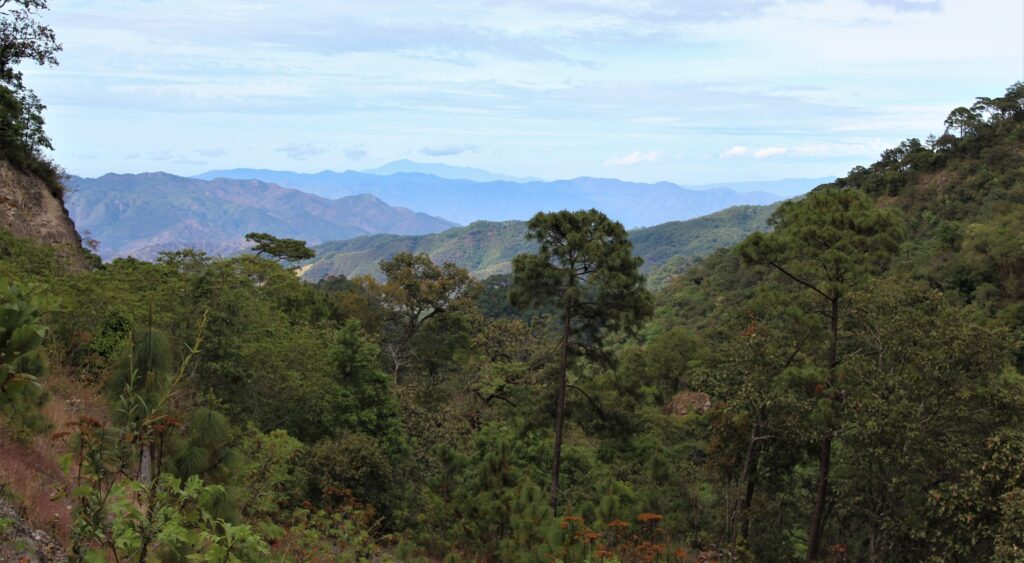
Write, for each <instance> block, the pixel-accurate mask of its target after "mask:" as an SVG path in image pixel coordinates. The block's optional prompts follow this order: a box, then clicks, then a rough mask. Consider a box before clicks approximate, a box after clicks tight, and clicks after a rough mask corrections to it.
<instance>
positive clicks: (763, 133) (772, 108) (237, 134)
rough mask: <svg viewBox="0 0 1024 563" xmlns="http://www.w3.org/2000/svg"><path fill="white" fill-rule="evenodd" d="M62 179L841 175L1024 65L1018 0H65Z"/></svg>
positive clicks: (54, 77)
mask: <svg viewBox="0 0 1024 563" xmlns="http://www.w3.org/2000/svg"><path fill="white" fill-rule="evenodd" d="M50 8H51V10H50V12H49V13H48V14H47V15H46V19H47V21H48V22H49V23H50V24H51V25H52V26H53V27H54V28H55V30H56V31H57V34H58V37H59V39H60V40H61V41H62V42H63V44H64V48H65V50H64V53H63V54H62V55H61V60H62V64H61V65H60V66H59V67H57V68H53V69H49V68H46V69H38V68H32V69H26V70H27V72H26V74H27V75H28V80H29V82H30V85H31V86H32V87H34V88H35V89H36V91H37V92H38V93H39V94H40V96H41V97H42V98H43V100H44V102H45V103H47V104H48V105H49V109H48V111H47V113H46V117H47V122H48V129H49V131H50V133H51V136H52V137H53V141H54V145H55V147H56V151H55V153H54V157H55V159H56V160H57V161H58V162H59V163H60V164H62V165H63V166H64V167H65V168H66V169H67V170H68V171H69V172H71V173H75V174H81V175H88V176H95V175H99V174H103V173H105V172H141V171H152V170H164V171H168V172H172V173H178V174H195V173H199V172H202V171H205V170H208V169H216V168H234V167H258V168H275V169H287V170H296V171H304V172H314V171H319V170H323V169H332V170H345V169H365V168H371V167H374V166H377V165H380V164H383V163H385V162H388V161H391V160H396V159H400V158H409V159H412V160H419V161H433V162H445V163H449V164H454V165H462V166H475V167H480V168H485V169H488V170H492V171H495V172H501V173H505V174H510V175H518V176H537V177H542V178H549V179H553V178H568V177H576V176H584V175H587V176H607V177H618V178H622V179H627V180H636V181H658V180H669V181H674V182H678V183H684V184H698V183H710V182H725V181H736V180H762V179H780V178H789V177H820V176H827V175H839V174H845V172H846V171H848V170H849V169H850V168H851V167H852V166H854V165H856V164H867V163H870V162H872V161H874V160H875V158H876V157H877V155H878V153H879V152H881V150H882V149H884V148H886V147H888V146H891V145H893V144H896V143H898V142H899V141H900V140H902V139H904V138H907V137H911V136H916V137H922V138H923V137H925V136H927V135H928V134H929V133H933V132H935V133H938V132H940V130H941V129H942V121H943V119H944V117H945V115H946V114H947V113H948V112H949V110H950V109H952V108H953V107H955V106H957V105H964V104H969V103H970V102H971V101H972V100H973V98H974V97H975V96H982V95H984V96H995V95H999V94H1001V93H1002V92H1003V91H1004V90H1005V88H1006V87H1007V86H1009V85H1010V84H1011V83H1013V82H1014V81H1017V80H1021V79H1022V72H1024V61H1022V58H1024V36H1022V33H1024V30H1022V27H1024V3H1022V2H1020V1H1018V0H938V1H936V0H789V1H775V0H735V1H721V0H522V1H502V0H418V1H414V0H345V1H336V0H335V1H331V0H246V1H243V0H216V1H210V0H173V1H169V0H168V1H165V0H51V2H50Z"/></svg>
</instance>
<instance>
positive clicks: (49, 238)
mask: <svg viewBox="0 0 1024 563" xmlns="http://www.w3.org/2000/svg"><path fill="white" fill-rule="evenodd" d="M0 229H3V230H5V231H10V232H11V233H13V234H14V235H16V236H19V237H24V238H30V239H34V240H37V241H39V242H43V243H46V244H52V245H55V246H58V247H63V248H65V249H66V250H67V251H68V256H71V257H75V258H74V259H75V262H76V263H80V262H81V260H80V259H79V258H78V256H79V254H80V253H79V251H78V249H79V247H81V245H82V238H81V237H80V236H78V232H77V231H75V223H74V222H73V221H72V220H71V217H69V216H68V212H67V209H65V208H64V202H62V201H61V200H60V199H59V198H57V197H56V196H54V195H53V193H51V191H50V188H49V187H48V186H47V185H46V184H45V183H44V182H43V181H42V180H40V179H39V178H36V177H34V176H30V175H28V174H25V173H24V172H22V171H20V170H18V169H17V168H14V167H13V166H11V165H10V164H9V163H7V162H6V161H4V160H0Z"/></svg>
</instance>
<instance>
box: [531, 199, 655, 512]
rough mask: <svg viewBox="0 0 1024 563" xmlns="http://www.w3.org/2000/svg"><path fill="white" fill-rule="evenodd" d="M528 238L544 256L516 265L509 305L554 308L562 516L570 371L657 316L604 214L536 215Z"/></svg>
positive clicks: (554, 483) (554, 500)
mask: <svg viewBox="0 0 1024 563" xmlns="http://www.w3.org/2000/svg"><path fill="white" fill-rule="evenodd" d="M527 228H528V229H529V233H528V234H527V238H529V239H530V240H534V241H536V242H537V243H538V244H539V245H540V248H539V249H538V251H537V253H536V254H520V255H519V256H516V258H515V260H514V261H513V265H512V266H513V272H514V278H513V284H514V285H513V290H512V295H511V297H512V300H513V302H514V303H516V304H517V305H520V306H530V305H545V306H555V307H556V308H557V309H558V310H559V311H560V312H561V325H562V331H561V332H562V341H561V346H560V349H561V354H560V360H559V369H558V383H557V396H556V399H555V446H554V456H553V462H552V468H551V507H552V509H553V510H557V508H558V478H559V469H560V468H559V466H560V464H561V458H562V431H563V426H564V423H565V393H566V388H567V378H568V371H569V367H570V364H571V363H572V362H573V361H574V360H575V359H576V358H578V357H582V356H589V357H592V358H596V359H602V358H605V355H604V353H603V352H604V351H603V350H602V344H603V341H604V339H605V337H606V336H607V335H608V334H609V333H612V332H616V331H625V332H631V331H635V330H636V329H637V328H638V327H639V326H640V324H641V323H642V322H643V321H644V320H645V319H646V318H647V317H649V316H650V315H651V313H652V311H653V305H652V299H651V295H650V293H649V292H648V291H647V289H646V287H645V286H644V277H643V275H641V274H640V265H641V264H642V262H643V260H642V259H640V258H636V257H634V256H633V245H632V244H631V243H630V242H629V239H628V237H627V235H626V229H624V228H623V227H622V225H621V224H620V223H618V222H616V221H612V220H610V219H608V217H606V216H605V215H604V214H603V213H601V212H599V211H597V210H594V209H591V210H589V211H575V212H572V211H559V212H557V213H538V214H537V215H535V216H534V217H533V218H532V219H530V221H529V223H527Z"/></svg>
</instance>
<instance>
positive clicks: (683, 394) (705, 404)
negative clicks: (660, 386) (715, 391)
mask: <svg viewBox="0 0 1024 563" xmlns="http://www.w3.org/2000/svg"><path fill="white" fill-rule="evenodd" d="M710 408H711V397H710V396H709V395H708V394H707V393H701V392H700V391H680V392H679V393H676V394H675V395H673V396H672V400H670V401H669V402H668V404H667V405H665V414H671V415H676V416H685V415H687V414H690V413H692V412H695V413H697V414H704V413H705V412H707V410H708V409H710Z"/></svg>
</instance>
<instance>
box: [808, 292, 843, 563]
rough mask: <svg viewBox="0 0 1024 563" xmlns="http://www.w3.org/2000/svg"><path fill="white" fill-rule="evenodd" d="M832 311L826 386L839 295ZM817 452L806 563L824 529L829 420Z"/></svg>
mask: <svg viewBox="0 0 1024 563" xmlns="http://www.w3.org/2000/svg"><path fill="white" fill-rule="evenodd" d="M829 300H830V301H831V305H832V311H831V315H830V317H829V331H830V341H829V346H828V386H827V390H831V388H832V387H833V386H834V385H835V384H836V377H835V375H836V366H837V365H838V364H839V296H838V295H836V294H835V293H832V295H831V296H830V298H829ZM826 424H827V427H826V428H825V431H824V433H823V434H822V436H821V442H820V443H819V449H818V488H817V491H816V493H815V498H814V513H813V514H812V515H811V529H810V532H809V533H808V540H807V561H808V562H811V561H816V560H817V558H818V550H819V547H820V545H821V534H822V532H823V531H824V528H825V503H826V502H827V501H828V485H829V483H828V475H829V470H830V469H831V466H832V432H833V426H832V421H831V420H829V421H828V422H827V423H826Z"/></svg>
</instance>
